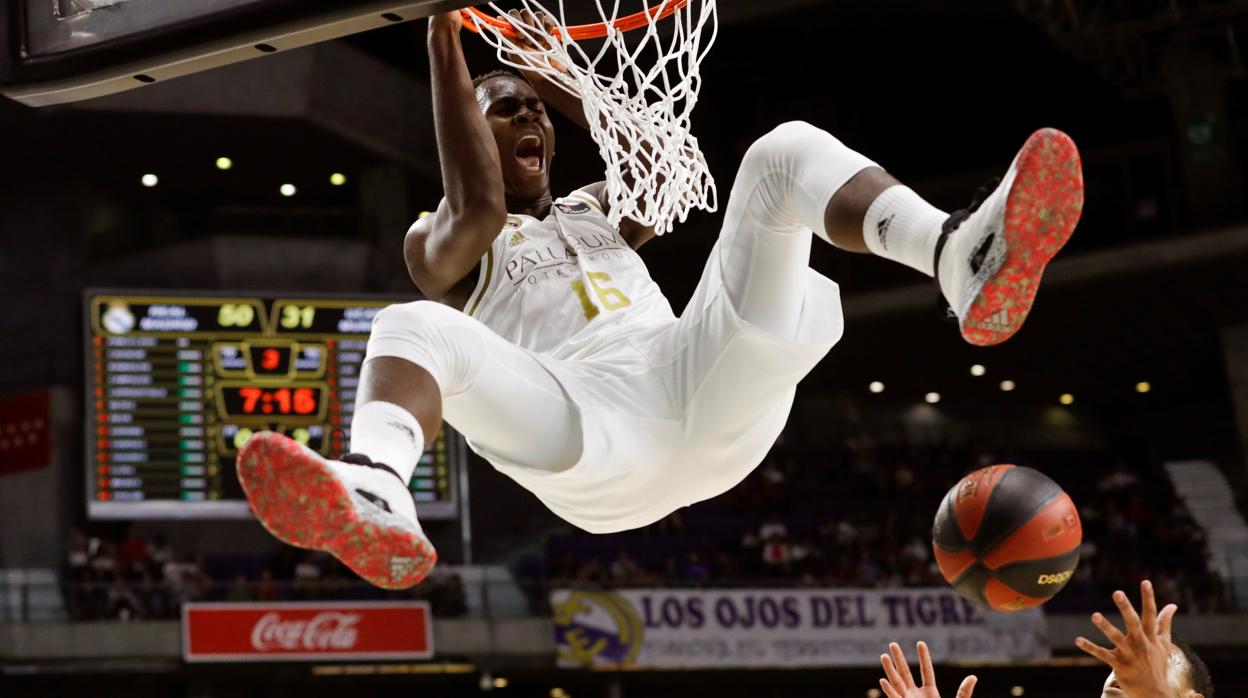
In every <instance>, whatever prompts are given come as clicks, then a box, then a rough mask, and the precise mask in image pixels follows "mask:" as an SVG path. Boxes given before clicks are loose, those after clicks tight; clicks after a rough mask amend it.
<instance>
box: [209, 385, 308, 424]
mask: <svg viewBox="0 0 1248 698" xmlns="http://www.w3.org/2000/svg"><path fill="white" fill-rule="evenodd" d="M220 390H221V402H222V407H223V408H224V412H225V416H226V417H262V416H268V415H282V416H297V417H315V416H316V415H319V414H320V412H321V404H322V402H323V399H324V397H323V393H324V388H321V387H319V386H317V387H309V386H299V387H293V386H282V387H271V386H270V387H261V386H256V385H238V386H222V387H221V388H220Z"/></svg>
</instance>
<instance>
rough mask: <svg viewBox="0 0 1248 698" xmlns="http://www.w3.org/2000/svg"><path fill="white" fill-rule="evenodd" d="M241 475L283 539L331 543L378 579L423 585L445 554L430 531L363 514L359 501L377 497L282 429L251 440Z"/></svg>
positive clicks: (260, 512) (254, 504)
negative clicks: (358, 490)
mask: <svg viewBox="0 0 1248 698" xmlns="http://www.w3.org/2000/svg"><path fill="white" fill-rule="evenodd" d="M238 480H239V482H240V483H242V486H243V492H244V493H246V495H247V501H249V502H250V503H251V508H252V510H253V511H255V513H256V518H258V519H259V520H260V523H261V524H262V525H263V526H264V527H265V528H266V529H268V531H269V533H272V534H273V535H274V536H276V537H277V539H278V540H281V541H282V542H284V543H289V544H290V545H294V546H297V547H300V548H307V549H311V550H324V551H326V552H328V553H330V554H332V555H333V556H334V557H336V558H338V559H339V560H342V562H343V564H345V565H346V566H347V567H350V568H351V569H352V570H353V571H354V572H355V573H356V574H358V575H360V576H361V577H363V578H364V579H366V580H368V581H369V582H370V583H372V584H374V585H376V586H379V587H382V588H384V589H406V588H408V587H412V586H415V585H417V584H419V583H420V581H421V580H422V579H424V578H425V577H426V576H427V575H428V574H429V571H430V570H432V569H433V565H434V563H436V562H437V558H438V555H437V552H436V551H435V550H434V548H433V545H431V544H430V543H429V541H428V540H427V539H426V538H425V537H424V536H423V535H420V534H419V533H417V532H416V531H414V530H410V529H408V528H406V527H404V526H400V525H397V524H387V522H385V521H384V520H372V519H370V518H367V517H364V516H361V515H360V506H357V505H363V506H370V507H371V506H373V505H372V504H369V503H367V502H363V503H361V499H362V498H358V497H356V496H354V495H353V494H352V493H351V492H350V491H348V490H347V488H346V487H345V486H344V485H343V484H342V482H341V481H340V480H339V479H338V478H337V477H335V476H334V474H333V472H331V471H330V469H329V467H328V463H327V462H326V461H325V460H324V459H322V458H320V457H319V456H316V455H315V454H312V453H310V452H309V451H308V450H306V449H305V448H303V447H302V446H300V445H299V443H298V442H296V441H294V440H293V439H289V438H287V437H285V436H283V435H281V434H276V433H273V432H261V433H259V434H256V435H255V436H253V437H252V438H251V440H249V441H248V442H247V445H246V446H244V447H243V449H242V451H240V452H239V454H238ZM378 513H379V517H378V518H379V519H384V518H385V516H389V515H384V514H382V513H381V512H380V510H378Z"/></svg>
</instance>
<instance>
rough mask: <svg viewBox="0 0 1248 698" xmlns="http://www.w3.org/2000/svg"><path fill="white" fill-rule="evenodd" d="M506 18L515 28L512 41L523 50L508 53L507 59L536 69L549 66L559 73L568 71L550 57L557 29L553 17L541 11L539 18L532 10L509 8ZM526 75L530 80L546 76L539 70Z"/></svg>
mask: <svg viewBox="0 0 1248 698" xmlns="http://www.w3.org/2000/svg"><path fill="white" fill-rule="evenodd" d="M507 19H508V21H510V22H511V25H512V26H513V27H515V28H516V38H515V39H513V40H512V41H513V42H514V43H515V44H516V45H517V46H519V47H520V49H521V50H522V52H523V53H521V54H519V55H517V54H515V53H509V54H508V55H507V59H508V60H510V61H512V62H514V63H520V64H523V65H530V66H533V67H534V68H537V69H541V68H544V67H549V68H552V69H554V70H556V71H558V72H560V73H567V72H568V69H567V67H566V66H564V65H563V64H562V63H560V62H559V61H557V60H555V59H554V58H551V57H550V49H551V42H552V41H554V35H555V33H556V32H558V31H559V23H558V22H556V21H555V18H554V17H552V16H551V15H550V14H549V13H546V12H543V13H542V14H541V17H540V19H539V17H538V16H537V15H535V14H533V11H532V10H511V11H510V12H508V13H507ZM526 77H528V78H529V79H530V80H533V79H538V80H544V79H545V78H546V76H545V75H542V74H541V73H540V72H535V74H533V75H527V76H526Z"/></svg>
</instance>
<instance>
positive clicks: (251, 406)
mask: <svg viewBox="0 0 1248 698" xmlns="http://www.w3.org/2000/svg"><path fill="white" fill-rule="evenodd" d="M393 302H394V301H393V300H389V299H351V300H344V299H338V298H274V297H248V298H232V297H215V296H208V295H194V296H191V295H184V296H155V295H137V294H128V293H113V292H102V291H89V292H88V293H87V299H86V306H87V308H86V310H87V324H88V328H87V329H88V331H87V336H88V342H87V343H88V346H87V349H86V351H87V355H86V360H87V367H86V368H87V370H86V376H87V386H86V387H87V395H88V396H89V399H88V400H87V401H86V402H87V419H86V424H87V454H88V459H87V463H88V468H89V472H88V477H87V483H88V486H87V494H88V504H87V510H88V514H89V515H90V516H91V517H94V518H193V517H207V518H242V517H247V516H250V510H249V508H248V505H247V502H246V499H245V497H244V496H243V493H242V489H241V487H240V486H239V484H238V478H237V476H236V475H235V469H234V461H235V458H236V457H237V455H238V451H239V449H240V448H242V446H243V445H244V444H245V443H247V440H248V439H249V438H251V435H252V434H254V433H256V432H257V431H262V430H271V431H278V432H281V433H283V434H286V435H287V436H289V437H291V438H293V439H295V440H296V441H298V442H300V443H302V444H304V445H305V446H307V447H308V448H311V449H312V450H314V451H317V452H319V453H321V454H322V455H325V456H330V457H336V456H339V455H341V454H343V453H344V452H345V451H346V447H347V444H348V441H349V438H350V424H351V415H352V412H353V410H354V405H355V393H356V389H357V386H358V383H359V373H360V365H361V364H362V363H363V361H364V354H365V349H366V348H367V344H368V334H369V331H370V330H371V328H372V320H373V317H374V316H375V315H376V314H377V312H378V311H379V310H381V309H382V308H384V307H385V306H387V305H390V304H391V303H393ZM463 459H464V444H463V440H462V439H461V438H459V437H458V436H457V435H454V434H453V432H451V431H450V430H449V428H444V429H443V430H442V436H439V438H438V440H437V442H436V443H435V444H434V445H433V447H432V448H431V449H430V450H429V451H426V452H425V453H424V455H423V456H422V457H421V461H420V463H419V464H418V465H417V467H416V471H415V474H414V475H413V478H412V481H411V486H410V489H411V490H412V496H413V498H414V499H415V500H416V504H417V506H418V507H419V510H420V512H421V517H422V518H433V519H439V518H443V519H445V518H453V517H455V516H456V515H457V513H458V501H457V496H458V487H457V479H458V476H459V472H460V468H461V464H462V463H463Z"/></svg>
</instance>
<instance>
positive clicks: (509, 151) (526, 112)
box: [477, 77, 555, 201]
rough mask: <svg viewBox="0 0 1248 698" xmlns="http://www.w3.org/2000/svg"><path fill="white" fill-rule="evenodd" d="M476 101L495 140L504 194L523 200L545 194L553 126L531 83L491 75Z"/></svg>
mask: <svg viewBox="0 0 1248 698" xmlns="http://www.w3.org/2000/svg"><path fill="white" fill-rule="evenodd" d="M477 101H478V102H480V104H481V109H482V110H483V111H484V112H485V122H486V123H487V124H488V125H489V127H490V131H491V132H492V133H493V134H494V140H495V142H496V143H498V157H499V160H500V161H501V162H502V165H503V186H504V188H505V189H506V191H507V194H508V196H509V197H511V198H515V199H519V200H521V201H526V200H535V199H538V198H540V197H541V196H543V195H544V194H546V192H547V191H548V190H549V188H550V161H551V159H553V158H554V156H555V129H554V126H552V125H551V123H550V118H549V117H548V116H547V115H546V105H545V104H543V103H542V100H541V99H540V98H539V97H538V96H537V92H535V91H534V90H533V86H532V85H530V84H529V83H527V82H525V81H523V80H519V79H516V78H510V77H498V78H493V79H490V80H487V81H485V82H484V83H483V84H482V85H481V87H480V88H479V89H478V90H477Z"/></svg>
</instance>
